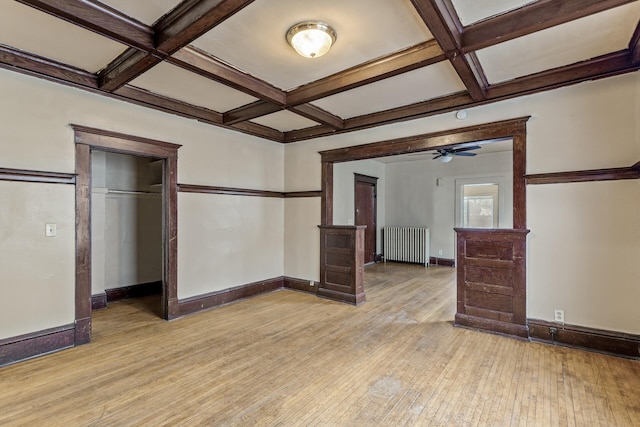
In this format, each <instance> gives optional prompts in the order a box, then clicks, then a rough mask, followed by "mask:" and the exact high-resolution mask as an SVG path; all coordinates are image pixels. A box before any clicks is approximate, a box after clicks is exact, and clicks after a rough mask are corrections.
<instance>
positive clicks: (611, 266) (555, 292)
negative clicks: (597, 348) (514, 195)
mask: <svg viewBox="0 0 640 427" xmlns="http://www.w3.org/2000/svg"><path fill="white" fill-rule="evenodd" d="M527 204H528V213H529V228H530V229H531V233H530V236H529V250H530V253H529V262H528V267H529V270H528V273H529V274H528V276H529V288H528V301H527V305H528V309H527V312H528V315H529V317H532V318H538V319H547V320H549V319H550V318H551V316H552V315H553V310H554V309H556V308H558V309H563V310H564V314H565V322H567V323H569V324H577V325H585V326H593V327H597V328H603V329H609V330H618V331H622V332H629V333H635V334H637V333H640V310H638V301H640V181H639V180H633V181H611V182H594V183H572V184H552V185H536V186H531V187H529V188H528V197H527Z"/></svg>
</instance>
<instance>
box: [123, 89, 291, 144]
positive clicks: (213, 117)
mask: <svg viewBox="0 0 640 427" xmlns="http://www.w3.org/2000/svg"><path fill="white" fill-rule="evenodd" d="M113 93H114V94H116V95H118V96H119V97H120V98H125V99H127V100H128V101H129V102H131V103H133V104H138V105H142V106H147V107H148V106H152V107H154V109H156V110H160V111H164V112H167V113H171V114H175V115H178V116H181V117H187V118H190V119H196V120H198V121H201V122H203V123H208V124H211V125H216V126H222V127H225V128H227V129H234V130H239V131H242V132H243V133H246V134H250V135H253V136H259V137H261V138H266V139H270V140H272V141H277V142H282V140H283V139H284V135H283V133H282V132H280V131H278V130H276V129H273V128H269V127H266V126H262V125H259V124H257V123H246V124H245V123H242V124H241V126H227V125H225V124H224V123H223V121H222V113H219V112H217V111H213V110H209V109H208V108H204V107H199V106H196V105H191V104H187V103H186V102H182V101H177V100H175V99H173V98H168V97H165V96H161V95H157V94H155V93H153V92H149V91H147V90H144V89H140V88H137V87H133V86H123V87H121V88H119V89H118V90H116V91H115V92H113Z"/></svg>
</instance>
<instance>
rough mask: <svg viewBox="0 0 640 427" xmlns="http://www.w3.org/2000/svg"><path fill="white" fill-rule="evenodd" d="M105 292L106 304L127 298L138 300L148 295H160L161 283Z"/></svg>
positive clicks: (150, 283) (124, 287)
mask: <svg viewBox="0 0 640 427" xmlns="http://www.w3.org/2000/svg"><path fill="white" fill-rule="evenodd" d="M105 292H106V294H107V302H113V301H122V300H125V299H129V298H140V297H146V296H149V295H160V294H162V281H157V282H149V283H141V284H139V285H132V286H123V287H122V288H115V289H107V290H105Z"/></svg>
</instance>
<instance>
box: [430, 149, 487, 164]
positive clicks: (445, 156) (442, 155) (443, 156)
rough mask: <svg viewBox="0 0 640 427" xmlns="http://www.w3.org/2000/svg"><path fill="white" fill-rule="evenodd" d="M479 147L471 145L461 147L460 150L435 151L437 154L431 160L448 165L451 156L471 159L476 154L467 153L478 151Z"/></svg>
mask: <svg viewBox="0 0 640 427" xmlns="http://www.w3.org/2000/svg"><path fill="white" fill-rule="evenodd" d="M479 149H480V146H479V145H473V146H471V147H461V148H440V149H438V150H436V151H437V152H438V154H436V155H435V156H434V157H433V160H438V161H440V162H442V163H449V162H450V161H451V160H452V159H453V156H463V157H473V156H476V155H477V154H476V153H469V151H472V150H479Z"/></svg>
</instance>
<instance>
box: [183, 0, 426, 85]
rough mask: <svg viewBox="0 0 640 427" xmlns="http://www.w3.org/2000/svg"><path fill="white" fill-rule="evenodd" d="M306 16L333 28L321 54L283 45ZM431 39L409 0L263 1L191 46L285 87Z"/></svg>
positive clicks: (317, 78)
mask: <svg viewBox="0 0 640 427" xmlns="http://www.w3.org/2000/svg"><path fill="white" fill-rule="evenodd" d="M305 20H322V21H326V22H327V23H328V24H329V25H331V26H332V27H333V28H334V29H335V30H336V32H337V34H338V38H337V41H336V43H335V45H334V46H333V47H332V49H331V51H330V52H329V53H328V54H326V55H325V56H323V57H320V58H315V59H311V60H310V59H307V58H303V57H301V56H300V55H298V54H297V53H296V52H295V51H294V50H293V49H292V48H291V47H290V46H289V45H288V44H287V41H286V39H285V36H286V32H287V30H288V29H289V27H291V26H292V25H294V24H296V23H298V22H300V21H305ZM432 38H433V36H432V35H431V33H429V31H428V30H427V29H426V27H425V26H424V24H423V22H422V20H421V19H420V17H419V16H418V14H417V12H416V11H415V9H414V7H413V6H412V5H411V3H410V1H409V0H349V1H343V0H325V1H321V2H307V1H300V0H262V1H256V2H254V3H252V4H251V5H250V6H249V7H246V8H244V9H243V10H241V11H240V12H238V13H236V14H235V15H234V16H232V17H231V18H229V19H228V20H227V21H225V23H224V24H223V25H220V26H218V27H216V28H214V29H212V30H211V31H209V32H208V33H207V34H205V35H203V36H202V37H200V38H199V39H198V40H196V41H195V42H194V43H193V45H194V46H196V47H198V48H200V49H202V50H204V51H205V52H209V53H210V54H212V55H213V56H215V57H217V58H220V59H222V60H223V61H225V62H228V63H230V64H233V65H234V66H235V67H237V68H238V69H240V70H242V71H244V72H247V73H249V74H251V75H253V76H255V77H257V78H260V79H262V80H264V81H267V82H269V83H271V84H272V85H274V86H276V87H278V88H281V89H284V90H288V89H292V88H295V87H298V86H301V85H303V84H305V83H309V82H312V81H315V80H319V79H321V78H323V77H326V76H329V75H332V74H335V73H337V72H339V71H342V70H344V69H346V68H350V67H353V66H355V65H359V64H362V63H364V62H367V61H370V60H372V59H375V58H379V57H381V56H385V55H388V54H390V53H393V52H396V51H399V50H402V49H404V48H407V47H409V46H413V45H415V44H418V43H420V42H424V41H426V40H431V39H432Z"/></svg>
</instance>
